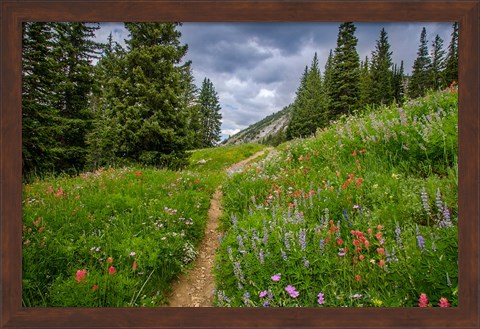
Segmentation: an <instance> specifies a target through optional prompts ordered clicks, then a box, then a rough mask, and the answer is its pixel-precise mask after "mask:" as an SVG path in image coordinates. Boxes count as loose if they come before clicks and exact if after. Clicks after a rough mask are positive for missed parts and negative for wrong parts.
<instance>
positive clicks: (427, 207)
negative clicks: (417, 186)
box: [420, 187, 431, 217]
mask: <svg viewBox="0 0 480 329" xmlns="http://www.w3.org/2000/svg"><path fill="white" fill-rule="evenodd" d="M420 197H421V199H422V206H423V209H424V210H425V212H426V213H427V215H428V216H429V217H430V214H431V213H430V205H429V204H428V194H427V191H426V190H425V187H424V188H423V190H422V193H421V194H420Z"/></svg>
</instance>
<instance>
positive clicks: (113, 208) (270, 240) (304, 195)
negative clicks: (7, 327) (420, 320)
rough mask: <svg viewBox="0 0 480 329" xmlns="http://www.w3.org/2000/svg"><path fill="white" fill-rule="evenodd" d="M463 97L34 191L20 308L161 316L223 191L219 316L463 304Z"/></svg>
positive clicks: (380, 110)
mask: <svg viewBox="0 0 480 329" xmlns="http://www.w3.org/2000/svg"><path fill="white" fill-rule="evenodd" d="M457 102H458V100H457V89H456V88H454V87H452V88H448V89H447V90H445V91H439V92H432V93H429V94H428V95H427V96H426V97H424V98H419V99H416V100H412V101H408V102H406V103H405V104H403V105H398V106H397V105H392V106H388V107H386V106H382V107H376V108H366V109H365V110H363V111H362V112H359V113H356V114H355V115H353V116H349V117H342V118H340V119H339V120H338V121H336V122H333V123H332V124H331V125H330V126H329V127H327V128H325V129H323V130H319V131H317V133H316V136H315V137H312V138H309V139H297V140H294V141H291V142H289V143H285V144H282V145H280V146H279V147H278V148H277V149H276V150H275V151H272V152H270V154H269V155H268V156H265V157H263V158H262V159H261V160H260V161H256V162H255V163H251V164H249V165H247V166H246V167H245V168H244V170H242V171H240V172H236V173H227V172H226V171H225V168H227V167H229V166H230V165H232V164H234V163H237V162H239V161H241V160H243V159H246V158H248V157H249V156H251V155H253V154H255V153H256V152H258V151H260V150H262V149H264V146H261V145H256V144H248V145H240V146H228V147H218V148H212V149H204V150H197V151H193V152H192V153H191V156H190V160H189V161H190V162H189V165H188V166H187V168H185V169H184V170H182V171H170V170H159V169H155V168H153V167H139V166H128V167H119V168H100V169H98V170H96V171H94V172H86V173H82V174H80V175H78V176H74V177H69V176H63V177H56V178H49V177H41V178H40V177H39V178H36V179H34V180H33V181H32V182H30V183H28V184H24V189H23V194H24V195H23V234H22V243H23V299H22V301H23V306H25V307H35V306H90V307H117V306H162V305H166V304H168V298H167V297H168V294H169V293H170V292H171V283H172V281H173V280H174V279H175V278H177V277H178V276H179V275H180V274H182V273H185V272H188V270H189V268H191V266H192V262H193V261H194V259H195V257H196V255H197V253H198V246H199V243H200V241H201V240H202V238H203V231H204V228H205V225H206V221H207V219H208V209H209V206H210V199H211V197H212V194H213V192H214V191H215V189H216V188H217V187H218V186H219V185H221V186H222V190H223V195H224V196H223V205H222V206H223V216H222V223H221V228H222V232H220V233H219V239H220V241H221V244H220V247H219V249H218V251H217V255H216V261H215V266H214V271H215V280H216V282H215V283H216V289H215V292H214V293H215V301H214V305H215V306H227V307H252V306H258V307H262V306H287V307H290V306H309V307H313V306H315V307H343V306H348V307H350V306H354V307H362V306H365V307H367V306H368V307H370V306H376V307H390V306H401V307H417V306H435V307H437V306H443V307H445V306H457V305H458V294H457V292H458V266H457V261H458V249H457V243H458V238H457V233H458V207H457V204H458V202H457V201H458V200H457V191H458V170H457V153H458V137H457V131H458V126H457V122H458V120H457V115H458V106H457Z"/></svg>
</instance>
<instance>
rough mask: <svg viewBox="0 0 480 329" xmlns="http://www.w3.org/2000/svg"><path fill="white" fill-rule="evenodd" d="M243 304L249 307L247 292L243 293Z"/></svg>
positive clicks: (248, 294)
mask: <svg viewBox="0 0 480 329" xmlns="http://www.w3.org/2000/svg"><path fill="white" fill-rule="evenodd" d="M243 303H244V304H245V305H246V306H250V293H249V292H248V291H247V290H245V292H244V293H243Z"/></svg>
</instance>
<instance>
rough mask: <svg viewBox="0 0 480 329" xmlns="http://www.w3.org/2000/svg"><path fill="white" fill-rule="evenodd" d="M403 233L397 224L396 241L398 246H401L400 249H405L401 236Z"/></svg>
mask: <svg viewBox="0 0 480 329" xmlns="http://www.w3.org/2000/svg"><path fill="white" fill-rule="evenodd" d="M401 233H402V231H401V230H400V225H398V223H397V226H396V227H395V240H396V241H397V244H398V245H399V246H400V248H402V247H403V243H402V237H401V236H400V234H401Z"/></svg>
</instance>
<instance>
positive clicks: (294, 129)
mask: <svg viewBox="0 0 480 329" xmlns="http://www.w3.org/2000/svg"><path fill="white" fill-rule="evenodd" d="M327 110H328V109H327V104H326V101H325V93H324V91H323V86H322V76H321V74H320V69H319V67H318V57H317V53H315V55H314V57H313V60H312V64H311V67H310V69H308V67H306V68H305V72H304V74H303V76H302V79H301V83H300V86H299V88H298V90H297V95H296V98H295V101H294V103H293V110H292V116H291V118H290V122H289V125H288V129H287V136H288V138H289V139H292V138H295V137H306V136H310V135H312V134H314V133H315V132H316V130H317V129H318V128H323V127H325V126H326V125H327V124H328V121H329V115H328V113H327Z"/></svg>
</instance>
